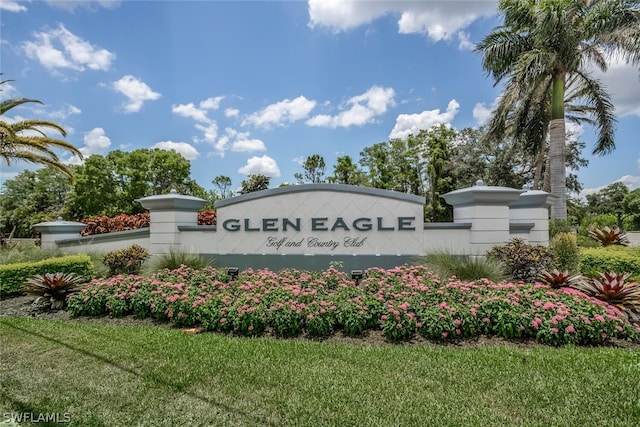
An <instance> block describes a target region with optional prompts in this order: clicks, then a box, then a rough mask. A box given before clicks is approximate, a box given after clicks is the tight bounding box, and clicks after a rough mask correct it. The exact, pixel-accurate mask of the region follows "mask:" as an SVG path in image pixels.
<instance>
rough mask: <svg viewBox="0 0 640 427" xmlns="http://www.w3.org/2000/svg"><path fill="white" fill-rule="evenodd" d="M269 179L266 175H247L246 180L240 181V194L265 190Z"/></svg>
mask: <svg viewBox="0 0 640 427" xmlns="http://www.w3.org/2000/svg"><path fill="white" fill-rule="evenodd" d="M269 181H271V178H269V177H268V176H265V175H260V174H255V175H251V176H249V179H248V180H246V181H242V188H241V189H240V194H247V193H253V192H255V191H262V190H266V189H268V188H269Z"/></svg>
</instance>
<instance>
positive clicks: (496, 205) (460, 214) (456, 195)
mask: <svg viewBox="0 0 640 427" xmlns="http://www.w3.org/2000/svg"><path fill="white" fill-rule="evenodd" d="M523 191H524V190H516V189H513V188H508V187H493V186H487V185H484V183H483V182H482V181H477V182H476V185H474V186H473V187H469V188H464V189H461V190H455V191H452V192H450V193H447V194H443V195H442V196H441V197H442V198H444V200H445V201H446V202H447V203H448V204H450V205H451V206H453V222H454V223H470V224H471V230H470V233H471V239H470V241H469V245H470V249H471V253H473V254H484V253H485V252H486V251H487V250H489V249H491V248H492V247H493V246H495V245H497V244H503V243H505V242H507V241H509V239H510V236H509V220H510V214H509V204H510V203H512V202H513V201H515V200H517V199H518V197H520V193H522V192H523Z"/></svg>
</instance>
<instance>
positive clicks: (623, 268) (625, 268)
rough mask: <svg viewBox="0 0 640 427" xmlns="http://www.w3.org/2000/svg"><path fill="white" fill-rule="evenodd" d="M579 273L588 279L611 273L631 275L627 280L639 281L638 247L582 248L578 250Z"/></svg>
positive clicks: (639, 249)
mask: <svg viewBox="0 0 640 427" xmlns="http://www.w3.org/2000/svg"><path fill="white" fill-rule="evenodd" d="M580 271H581V272H582V274H583V275H585V276H589V277H592V276H597V275H598V273H605V272H611V271H614V272H616V273H631V277H630V278H629V280H636V281H637V280H640V247H637V248H626V247H624V246H615V245H614V246H607V247H606V248H605V247H600V248H583V249H581V250H580Z"/></svg>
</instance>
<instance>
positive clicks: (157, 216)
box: [137, 190, 206, 255]
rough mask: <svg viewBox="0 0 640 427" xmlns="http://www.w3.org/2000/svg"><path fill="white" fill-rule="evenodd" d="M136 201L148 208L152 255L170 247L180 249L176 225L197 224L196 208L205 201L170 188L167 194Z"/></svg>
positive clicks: (162, 252)
mask: <svg viewBox="0 0 640 427" xmlns="http://www.w3.org/2000/svg"><path fill="white" fill-rule="evenodd" d="M137 201H138V202H140V204H141V205H142V207H143V208H145V209H148V210H149V214H150V220H149V222H150V224H149V227H150V230H149V231H150V239H151V240H150V242H151V247H150V248H149V251H150V252H151V254H153V255H157V254H166V253H169V252H170V251H171V249H181V243H182V242H181V240H180V230H179V229H178V226H183V225H187V226H196V225H198V210H199V209H200V208H202V207H203V206H204V204H205V203H206V201H205V200H202V199H200V198H198V197H193V196H185V195H182V194H178V193H177V192H176V190H171V192H170V193H169V194H163V195H160V196H150V197H144V198H142V199H138V200H137ZM182 249H183V250H188V249H189V248H182Z"/></svg>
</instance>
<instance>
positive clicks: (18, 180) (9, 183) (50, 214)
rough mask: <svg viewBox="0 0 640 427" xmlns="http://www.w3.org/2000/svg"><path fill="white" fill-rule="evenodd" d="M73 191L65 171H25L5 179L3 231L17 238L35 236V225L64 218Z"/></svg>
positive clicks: (0, 199)
mask: <svg viewBox="0 0 640 427" xmlns="http://www.w3.org/2000/svg"><path fill="white" fill-rule="evenodd" d="M72 188H73V187H72V185H71V182H70V181H69V180H68V179H67V178H66V177H65V175H64V174H63V173H62V172H59V171H56V170H54V169H51V168H42V169H38V170H37V171H24V172H21V173H19V174H18V175H17V176H16V177H15V178H13V179H8V180H6V181H5V182H4V188H3V189H2V194H0V224H2V225H3V229H2V230H0V231H2V232H4V233H5V234H7V235H8V234H9V233H11V232H12V231H14V233H13V237H16V238H20V237H24V238H29V237H33V236H34V235H35V233H34V230H33V228H32V226H33V225H34V224H37V223H39V222H45V221H52V220H55V219H56V218H58V217H59V216H61V215H62V212H63V208H64V204H65V202H66V199H67V196H68V194H69V193H70V192H71V189H72ZM14 229H15V230H14Z"/></svg>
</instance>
